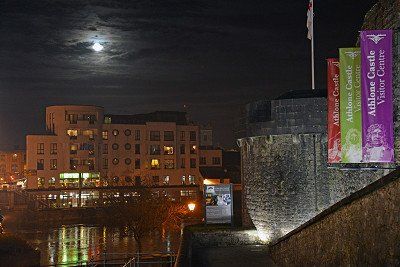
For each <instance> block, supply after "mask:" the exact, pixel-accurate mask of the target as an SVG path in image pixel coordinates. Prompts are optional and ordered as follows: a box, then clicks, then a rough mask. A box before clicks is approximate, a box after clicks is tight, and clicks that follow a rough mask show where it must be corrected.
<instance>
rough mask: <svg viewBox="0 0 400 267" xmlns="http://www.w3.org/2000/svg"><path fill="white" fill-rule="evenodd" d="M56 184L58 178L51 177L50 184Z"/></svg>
mask: <svg viewBox="0 0 400 267" xmlns="http://www.w3.org/2000/svg"><path fill="white" fill-rule="evenodd" d="M55 185H56V178H55V177H51V178H50V179H49V186H55Z"/></svg>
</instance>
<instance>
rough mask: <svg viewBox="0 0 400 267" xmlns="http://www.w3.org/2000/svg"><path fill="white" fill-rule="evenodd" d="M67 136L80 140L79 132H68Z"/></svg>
mask: <svg viewBox="0 0 400 267" xmlns="http://www.w3.org/2000/svg"><path fill="white" fill-rule="evenodd" d="M67 135H68V136H69V138H70V139H77V138H78V130H67Z"/></svg>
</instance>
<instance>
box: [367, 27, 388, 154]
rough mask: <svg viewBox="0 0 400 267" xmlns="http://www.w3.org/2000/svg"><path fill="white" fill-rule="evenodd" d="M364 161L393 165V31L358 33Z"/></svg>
mask: <svg viewBox="0 0 400 267" xmlns="http://www.w3.org/2000/svg"><path fill="white" fill-rule="evenodd" d="M361 88H362V89H361V91H362V92H361V97H362V101H361V103H362V134H363V136H362V146H363V162H393V161H394V148H393V145H394V144H393V143H394V142H393V139H394V134H393V102H392V31H391V30H373V31H362V32H361Z"/></svg>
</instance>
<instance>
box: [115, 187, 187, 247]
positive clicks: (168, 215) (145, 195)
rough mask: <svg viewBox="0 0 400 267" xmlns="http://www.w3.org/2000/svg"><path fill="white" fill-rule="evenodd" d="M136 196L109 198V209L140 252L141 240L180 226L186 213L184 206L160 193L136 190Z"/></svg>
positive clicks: (144, 188) (145, 188)
mask: <svg viewBox="0 0 400 267" xmlns="http://www.w3.org/2000/svg"><path fill="white" fill-rule="evenodd" d="M137 193H138V194H137V196H130V197H123V196H120V197H119V198H110V202H111V207H110V208H112V209H114V210H115V211H116V213H117V214H118V220H120V223H121V224H122V225H124V226H125V227H126V230H127V232H128V233H131V234H133V237H134V238H135V241H136V243H137V252H138V253H140V252H142V245H143V238H144V237H146V236H147V235H148V234H150V233H151V232H153V231H155V230H161V229H162V228H163V227H165V228H170V229H171V228H175V227H179V226H180V222H181V219H182V217H183V215H184V214H186V213H187V209H186V206H185V205H182V204H180V203H177V202H173V201H171V200H170V199H168V197H166V196H162V195H160V194H159V193H160V192H153V191H151V189H149V188H147V187H143V188H141V189H139V190H138V192H137Z"/></svg>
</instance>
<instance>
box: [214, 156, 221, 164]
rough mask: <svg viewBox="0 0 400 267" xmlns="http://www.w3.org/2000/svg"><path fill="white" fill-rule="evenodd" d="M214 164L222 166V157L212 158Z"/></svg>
mask: <svg viewBox="0 0 400 267" xmlns="http://www.w3.org/2000/svg"><path fill="white" fill-rule="evenodd" d="M212 163H213V165H220V164H221V158H220V157H213V158H212Z"/></svg>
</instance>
